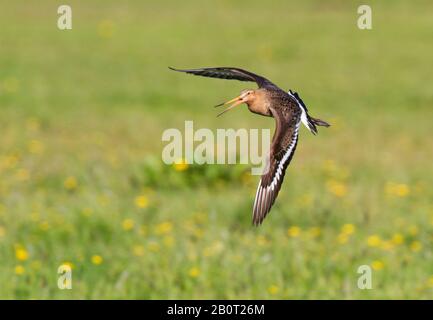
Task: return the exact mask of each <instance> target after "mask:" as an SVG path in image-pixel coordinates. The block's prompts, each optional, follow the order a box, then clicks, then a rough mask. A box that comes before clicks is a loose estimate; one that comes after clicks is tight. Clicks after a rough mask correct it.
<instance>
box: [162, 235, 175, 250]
mask: <svg viewBox="0 0 433 320" xmlns="http://www.w3.org/2000/svg"><path fill="white" fill-rule="evenodd" d="M162 242H163V243H164V245H165V246H166V247H167V248H171V247H172V246H173V245H174V238H173V237H172V236H165V237H164V239H163V240H162Z"/></svg>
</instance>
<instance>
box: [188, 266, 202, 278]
mask: <svg viewBox="0 0 433 320" xmlns="http://www.w3.org/2000/svg"><path fill="white" fill-rule="evenodd" d="M188 274H189V276H190V277H191V278H197V277H198V276H199V275H200V269H199V268H197V267H193V268H191V269H189V271H188Z"/></svg>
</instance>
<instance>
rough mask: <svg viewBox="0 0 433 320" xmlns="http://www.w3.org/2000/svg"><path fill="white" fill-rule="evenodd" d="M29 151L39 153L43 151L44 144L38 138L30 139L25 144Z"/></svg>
mask: <svg viewBox="0 0 433 320" xmlns="http://www.w3.org/2000/svg"><path fill="white" fill-rule="evenodd" d="M27 149H28V150H29V152H30V153H33V154H41V153H42V152H43V151H44V145H43V143H42V142H40V141H38V140H31V141H30V142H29V144H28V146H27Z"/></svg>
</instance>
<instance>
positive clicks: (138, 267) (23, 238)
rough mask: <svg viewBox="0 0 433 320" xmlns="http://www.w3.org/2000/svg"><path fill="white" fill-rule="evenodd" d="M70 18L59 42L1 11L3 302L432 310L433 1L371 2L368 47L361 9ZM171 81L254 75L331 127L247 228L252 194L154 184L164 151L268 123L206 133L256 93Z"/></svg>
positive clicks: (230, 187) (244, 182) (222, 173)
mask: <svg viewBox="0 0 433 320" xmlns="http://www.w3.org/2000/svg"><path fill="white" fill-rule="evenodd" d="M70 5H71V6H72V10H73V30H71V31H60V30H58V29H57V28H56V19H57V15H56V11H57V6H58V3H57V2H55V1H45V2H44V3H41V4H38V6H35V5H32V4H27V3H24V2H23V3H21V2H9V3H8V4H4V5H2V10H1V12H0V43H1V48H2V49H1V52H0V127H1V128H2V130H1V133H2V134H1V136H0V146H1V149H0V261H2V263H1V264H0V284H1V285H0V298H2V299H13V298H19V299H35V298H36V299H48V298H55V299H69V298H76V299H82V298H85V299H86V298H102V299H105V298H121V299H126V298H134V299H135V298H139V299H156V298H160V299H165V298H182V299H193V298H254V299H267V298H275V299H293V298H298V299H304V298H305V299H311V298H319V299H327V298H333V299H334V298H339V299H371V298H380V299H390V298H412V299H431V298H432V294H433V274H432V269H431V266H432V264H433V255H432V244H433V239H432V236H431V235H432V231H433V205H432V203H433V201H432V200H433V193H432V189H431V185H432V183H433V175H432V173H433V171H432V169H433V167H432V164H431V159H432V157H433V149H432V148H431V141H430V139H429V134H430V131H431V119H432V116H433V111H432V108H431V105H432V102H433V92H432V90H431V70H430V68H429V67H428V66H429V64H430V60H431V55H432V53H433V43H432V42H431V36H432V33H431V30H432V28H433V21H432V19H431V14H430V13H429V12H431V10H432V9H433V5H432V4H431V3H430V2H428V1H415V2H409V1H394V2H392V4H391V3H384V2H381V3H377V4H376V3H374V4H373V5H372V9H373V30H370V31H361V30H359V29H357V27H356V19H357V13H356V9H357V6H358V2H357V1H353V2H349V1H347V2H346V1H344V2H343V1H330V2H328V3H327V4H326V5H325V4H323V3H322V2H321V1H310V2H308V3H302V4H301V3H296V4H295V3H290V2H289V1H275V2H272V3H269V4H265V3H264V2H263V1H239V2H235V3H234V2H230V1H221V2H218V3H216V2H215V3H212V4H209V5H207V6H204V5H202V4H201V2H198V1H185V2H182V4H180V3H179V2H177V1H166V2H164V3H162V2H161V3H159V2H149V3H148V2H141V1H127V2H122V3H119V2H115V1H93V2H92V3H84V2H79V1H71V2H70ZM169 65H172V66H177V67H200V66H218V65H233V66H240V67H244V68H246V69H250V70H252V71H255V72H257V73H261V74H265V75H267V76H268V77H269V78H270V79H272V80H273V81H274V82H276V83H277V84H279V85H281V86H282V87H284V88H287V89H289V88H290V89H293V90H297V91H299V92H300V94H301V96H302V97H303V99H304V101H305V102H306V103H307V105H308V106H309V110H310V111H311V114H312V115H313V116H317V117H319V118H322V119H324V120H327V121H329V122H330V123H332V127H331V128H329V129H322V130H321V131H320V133H319V135H318V136H317V137H314V136H312V135H311V134H309V133H308V132H307V131H306V130H305V129H304V128H303V129H302V131H301V135H300V144H299V146H298V148H297V152H296V155H295V157H294V160H293V162H292V164H291V166H290V168H289V170H288V172H287V174H286V180H285V183H284V186H283V188H282V191H281V193H280V195H279V198H278V200H277V203H276V205H275V207H274V208H273V210H272V211H271V214H270V215H269V216H268V217H267V219H266V220H265V222H264V224H263V225H262V226H261V227H260V228H255V227H252V226H251V206H252V202H253V197H254V192H255V190H256V183H257V181H258V177H255V176H253V177H251V176H249V175H245V174H242V171H240V170H238V169H239V168H238V167H237V166H205V167H198V166H190V167H187V168H186V170H184V171H176V170H175V168H174V167H166V166H163V165H162V164H161V160H160V155H161V151H162V149H163V147H164V144H163V143H162V142H161V134H162V132H163V130H165V129H167V128H171V127H176V128H180V129H182V128H183V125H184V121H185V120H194V125H195V126H196V127H197V128H199V127H203V128H204V127H207V128H212V129H216V128H272V127H273V125H274V124H273V120H272V119H267V118H262V117H257V116H255V115H252V114H250V113H248V111H247V110H246V108H244V109H243V110H240V109H239V110H235V111H232V112H231V114H229V115H228V116H225V117H221V118H218V119H216V118H215V113H214V110H213V109H212V108H210V107H209V106H212V105H214V104H215V103H217V102H220V101H223V100H224V99H228V98H232V97H233V96H235V95H236V94H237V93H238V92H239V91H240V90H241V89H243V88H247V87H253V86H252V85H251V84H248V83H240V82H229V81H219V80H213V79H205V78H198V77H192V76H187V75H182V74H177V73H173V72H170V71H169V70H168V69H167V66H169ZM155 173H156V179H150V175H151V174H155ZM201 175H203V178H201ZM192 181H193V182H194V183H192ZM65 262H67V263H69V264H71V265H72V268H73V269H72V272H73V276H72V278H73V288H72V290H60V289H58V287H57V278H58V274H57V268H58V267H59V265H61V264H62V263H65ZM360 265H370V266H372V267H373V289H372V290H360V289H358V287H357V281H358V277H359V274H357V269H358V267H359V266H360Z"/></svg>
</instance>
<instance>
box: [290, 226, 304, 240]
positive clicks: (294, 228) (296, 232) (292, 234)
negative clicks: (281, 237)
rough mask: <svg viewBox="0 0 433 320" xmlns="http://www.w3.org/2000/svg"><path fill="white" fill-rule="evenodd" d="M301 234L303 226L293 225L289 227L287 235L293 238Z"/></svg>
mask: <svg viewBox="0 0 433 320" xmlns="http://www.w3.org/2000/svg"><path fill="white" fill-rule="evenodd" d="M300 234H301V228H299V227H298V226H291V227H290V228H289V229H287V235H288V236H289V237H291V238H297V237H299V236H300Z"/></svg>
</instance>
